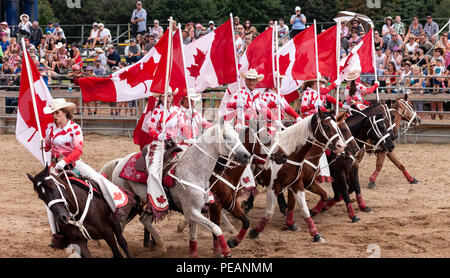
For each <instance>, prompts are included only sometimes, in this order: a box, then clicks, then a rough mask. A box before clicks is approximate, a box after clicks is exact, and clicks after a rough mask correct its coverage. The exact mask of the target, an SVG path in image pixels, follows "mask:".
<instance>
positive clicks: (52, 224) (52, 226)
mask: <svg viewBox="0 0 450 278" xmlns="http://www.w3.org/2000/svg"><path fill="white" fill-rule="evenodd" d="M21 42H22V49H23V56H22V57H23V60H25V66H26V68H27V75H28V82H29V83H30V93H31V99H32V101H33V110H34V117H35V118H36V124H37V128H38V133H39V137H40V146H39V147H41V151H42V160H43V162H44V165H45V166H47V157H46V156H45V149H44V148H42V147H43V146H44V144H43V143H44V138H42V133H41V121H40V119H39V113H38V111H37V105H36V96H35V91H34V86H33V74H32V72H31V66H30V61H29V60H28V51H27V48H26V46H25V39H24V38H22V41H21ZM45 211H46V212H47V218H48V222H49V224H50V230H51V232H52V235H54V234H56V233H57V229H56V223H55V217H54V216H53V213H52V211H51V210H50V209H49V208H48V207H47V206H46V207H45Z"/></svg>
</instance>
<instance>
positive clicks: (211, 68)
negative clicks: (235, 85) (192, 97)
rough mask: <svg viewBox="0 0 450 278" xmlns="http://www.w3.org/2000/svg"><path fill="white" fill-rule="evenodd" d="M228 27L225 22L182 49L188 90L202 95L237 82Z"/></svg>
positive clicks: (229, 28)
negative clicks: (208, 90)
mask: <svg viewBox="0 0 450 278" xmlns="http://www.w3.org/2000/svg"><path fill="white" fill-rule="evenodd" d="M232 24H233V22H232V21H231V19H229V20H228V21H226V22H225V23H224V24H222V25H220V26H219V27H218V28H217V29H216V30H214V31H212V32H210V33H209V34H208V35H206V36H204V37H202V38H200V39H198V40H196V41H194V42H192V43H190V44H188V45H186V46H185V47H184V55H185V56H184V57H185V63H186V70H187V80H188V85H189V88H194V89H195V91H196V92H203V91H204V90H205V89H206V88H214V87H218V86H220V85H223V84H228V83H232V82H235V81H236V80H237V72H236V60H235V55H234V51H235V50H234V43H233V36H234V34H233V31H232Z"/></svg>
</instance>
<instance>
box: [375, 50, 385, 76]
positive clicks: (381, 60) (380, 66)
mask: <svg viewBox="0 0 450 278" xmlns="http://www.w3.org/2000/svg"><path fill="white" fill-rule="evenodd" d="M375 64H376V67H377V75H378V76H380V75H383V73H384V71H385V70H386V64H387V62H386V55H385V54H384V53H383V51H381V48H380V47H379V46H377V47H375Z"/></svg>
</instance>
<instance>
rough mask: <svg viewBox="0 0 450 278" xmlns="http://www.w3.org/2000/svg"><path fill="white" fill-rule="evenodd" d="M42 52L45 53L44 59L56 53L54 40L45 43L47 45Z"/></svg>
mask: <svg viewBox="0 0 450 278" xmlns="http://www.w3.org/2000/svg"><path fill="white" fill-rule="evenodd" d="M44 52H45V58H46V59H48V57H49V56H51V55H53V54H55V53H56V43H55V39H54V38H51V39H50V40H49V41H48V42H47V45H46V46H45V49H44Z"/></svg>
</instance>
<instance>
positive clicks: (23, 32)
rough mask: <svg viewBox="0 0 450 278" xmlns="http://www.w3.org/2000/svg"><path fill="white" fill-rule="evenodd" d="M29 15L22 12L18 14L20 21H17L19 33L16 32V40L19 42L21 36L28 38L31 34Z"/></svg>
mask: <svg viewBox="0 0 450 278" xmlns="http://www.w3.org/2000/svg"><path fill="white" fill-rule="evenodd" d="M29 20H30V17H29V16H28V15H27V14H22V15H21V16H20V23H19V26H18V27H19V33H18V34H17V40H18V41H19V43H20V42H21V41H22V38H26V39H28V38H29V37H30V34H31V26H32V24H31V22H30V21H29Z"/></svg>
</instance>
